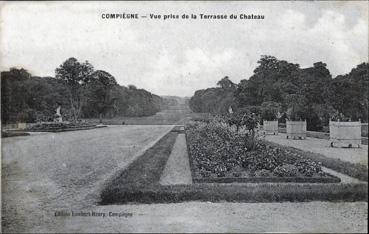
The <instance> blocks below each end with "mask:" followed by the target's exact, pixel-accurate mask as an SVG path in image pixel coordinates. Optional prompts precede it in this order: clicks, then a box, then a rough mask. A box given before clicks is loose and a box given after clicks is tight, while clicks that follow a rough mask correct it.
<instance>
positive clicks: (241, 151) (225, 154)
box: [100, 115, 368, 205]
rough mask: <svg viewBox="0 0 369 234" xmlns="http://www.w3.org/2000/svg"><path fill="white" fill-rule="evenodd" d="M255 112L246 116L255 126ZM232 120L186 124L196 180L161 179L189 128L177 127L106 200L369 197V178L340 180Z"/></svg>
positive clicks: (117, 181) (109, 189)
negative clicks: (179, 139)
mask: <svg viewBox="0 0 369 234" xmlns="http://www.w3.org/2000/svg"><path fill="white" fill-rule="evenodd" d="M252 118H253V117H252V115H248V116H247V118H243V120H242V121H246V122H247V121H249V122H250V123H251V125H252V126H254V124H255V123H254V121H251V120H252ZM231 122H232V121H229V119H228V118H227V117H221V118H218V117H217V118H213V119H209V118H207V119H205V120H204V121H201V120H200V119H198V121H193V122H190V123H188V124H187V125H186V126H185V134H186V138H187V148H188V152H189V156H190V165H191V173H192V182H193V183H192V184H174V185H161V184H160V176H161V174H162V172H163V170H164V167H165V165H166V162H167V160H168V158H169V156H170V153H171V150H172V147H173V145H174V143H175V139H176V137H177V135H178V134H182V133H183V131H182V130H180V128H178V127H176V128H174V129H173V130H172V131H171V132H170V133H168V134H167V135H166V136H164V137H163V138H162V139H161V140H160V141H159V142H158V143H157V144H156V145H154V146H153V147H152V148H150V149H149V150H147V151H146V152H145V153H144V154H143V155H142V156H140V157H139V158H138V159H136V161H134V162H133V163H132V164H131V165H129V166H128V168H126V169H125V170H123V171H121V172H119V173H118V174H117V175H115V176H114V177H113V178H112V179H111V180H109V181H108V182H107V183H106V185H105V187H104V189H103V191H102V193H101V200H100V204H101V205H107V204H123V203H132V202H133V203H170V202H183V201H211V202H220V201H229V202H283V201H289V202H301V201H314V200H320V201H366V200H367V197H368V195H367V189H368V186H367V183H365V182H364V183H354V184H350V183H349V184H345V183H339V182H340V179H339V178H338V177H335V176H332V175H330V174H328V173H325V172H324V171H322V165H321V162H320V161H318V160H315V158H314V157H305V154H303V153H301V152H299V151H296V150H293V149H290V148H289V147H283V146H279V145H277V144H273V143H270V142H267V141H264V140H262V139H259V138H258V137H257V136H258V134H257V132H256V130H255V128H254V127H247V126H251V125H248V124H244V126H243V127H241V128H238V130H237V127H236V126H234V124H229V123H231ZM317 158H319V156H318V157H317ZM323 161H324V160H323ZM336 161H337V160H336ZM324 163H325V166H327V165H330V164H331V161H328V162H327V161H324ZM339 166H341V167H343V168H346V166H348V165H342V164H339ZM363 170H365V171H366V173H367V169H363ZM342 171H344V169H342ZM357 177H358V178H359V179H362V180H364V181H365V178H363V176H362V175H361V174H360V175H359V176H357ZM366 180H367V178H366Z"/></svg>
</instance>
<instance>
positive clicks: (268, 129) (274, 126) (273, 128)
mask: <svg viewBox="0 0 369 234" xmlns="http://www.w3.org/2000/svg"><path fill="white" fill-rule="evenodd" d="M263 130H264V131H263V133H264V134H273V135H278V120H275V121H267V120H263Z"/></svg>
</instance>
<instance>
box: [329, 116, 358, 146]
mask: <svg viewBox="0 0 369 234" xmlns="http://www.w3.org/2000/svg"><path fill="white" fill-rule="evenodd" d="M329 139H330V141H331V147H333V146H334V145H335V144H336V145H340V146H347V147H350V148H351V147H352V146H353V145H357V146H358V147H360V144H361V123H360V122H359V121H358V122H336V121H329Z"/></svg>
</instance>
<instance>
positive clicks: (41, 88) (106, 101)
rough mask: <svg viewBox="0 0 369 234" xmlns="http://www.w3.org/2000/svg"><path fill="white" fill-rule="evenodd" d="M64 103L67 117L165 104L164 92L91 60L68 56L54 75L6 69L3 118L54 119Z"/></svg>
mask: <svg viewBox="0 0 369 234" xmlns="http://www.w3.org/2000/svg"><path fill="white" fill-rule="evenodd" d="M59 105H60V106H61V107H62V108H61V114H62V116H63V119H66V120H70V121H77V120H79V119H80V118H103V117H115V116H148V115H153V114H155V113H156V112H158V111H160V109H161V108H165V105H167V101H166V102H165V101H164V100H163V99H162V98H161V97H159V96H157V95H155V94H152V93H150V92H148V91H146V90H144V89H138V88H137V87H135V86H134V85H129V86H128V87H126V86H122V85H119V84H118V83H117V81H116V79H115V77H114V76H112V75H111V74H109V73H108V72H106V71H103V70H95V69H94V67H93V66H92V64H90V63H89V62H88V61H86V62H79V61H78V60H77V59H76V58H73V57H72V58H69V59H67V60H66V61H65V62H64V63H62V64H61V65H60V66H59V67H58V68H56V70H55V77H38V76H32V75H31V74H30V73H29V72H28V71H27V70H25V69H23V68H20V69H18V68H11V69H10V70H9V71H3V72H1V120H2V123H16V122H38V121H52V120H53V118H54V115H55V109H56V108H57V107H58V106H59Z"/></svg>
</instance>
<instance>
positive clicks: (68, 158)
mask: <svg viewBox="0 0 369 234" xmlns="http://www.w3.org/2000/svg"><path fill="white" fill-rule="evenodd" d="M171 128H172V126H115V127H109V128H102V129H94V130H87V131H77V132H65V133H57V134H55V133H41V134H33V135H32V136H27V137H14V138H5V139H2V140H3V142H2V147H3V148H2V153H3V155H2V157H3V162H2V163H3V167H2V172H3V181H2V182H3V187H2V192H3V197H2V199H3V223H2V225H3V228H2V231H4V232H267V231H274V232H278V231H279V232H287V231H288V232H365V231H366V229H367V208H368V205H367V203H366V202H356V203H331V202H309V203H226V202H224V203H207V202H186V203H178V204H141V205H138V204H130V205H111V206H98V205H97V204H96V201H97V200H98V195H99V192H100V189H101V188H102V186H103V183H104V181H105V180H106V179H107V178H110V177H111V176H112V174H113V173H115V172H116V171H117V170H118V169H121V168H124V167H125V166H127V165H128V164H129V163H131V162H132V161H133V160H134V159H135V158H136V157H137V156H138V155H140V154H142V153H143V151H144V150H145V149H147V148H148V147H150V146H151V145H153V144H154V143H155V142H156V141H157V140H158V139H159V138H160V137H161V136H164V134H166V132H168V131H169V130H170V129H171ZM179 139H180V138H179ZM177 142H178V143H177V144H178V145H179V147H178V149H179V148H181V147H183V146H181V144H182V143H183V140H179V141H177ZM181 142H182V143H181ZM178 149H177V150H178ZM180 154H181V153H180V152H178V154H176V155H177V156H178V155H180ZM62 211H64V212H65V214H61V213H60V212H62ZM56 212H59V214H58V215H57V216H56ZM71 212H74V216H71V215H72V214H71ZM81 212H84V214H85V215H86V216H76V214H79V215H82V213H81ZM113 213H115V214H116V215H120V216H121V217H118V216H114V217H113V216H109V215H111V214H113ZM93 215H96V216H93ZM97 215H99V216H97ZM103 216H105V217H103Z"/></svg>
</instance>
